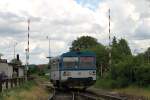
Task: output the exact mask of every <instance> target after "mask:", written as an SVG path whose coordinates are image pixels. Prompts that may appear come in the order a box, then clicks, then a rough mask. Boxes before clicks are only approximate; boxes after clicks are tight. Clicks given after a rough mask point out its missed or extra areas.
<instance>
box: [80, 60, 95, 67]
mask: <svg viewBox="0 0 150 100" xmlns="http://www.w3.org/2000/svg"><path fill="white" fill-rule="evenodd" d="M79 67H81V68H86V67H95V65H94V57H80V62H79Z"/></svg>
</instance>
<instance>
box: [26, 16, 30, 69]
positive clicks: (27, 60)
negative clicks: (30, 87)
mask: <svg viewBox="0 0 150 100" xmlns="http://www.w3.org/2000/svg"><path fill="white" fill-rule="evenodd" d="M27 23H28V43H27V50H26V52H27V53H26V63H27V64H26V65H27V70H28V65H29V43H30V42H29V41H30V40H29V38H30V19H28V21H27Z"/></svg>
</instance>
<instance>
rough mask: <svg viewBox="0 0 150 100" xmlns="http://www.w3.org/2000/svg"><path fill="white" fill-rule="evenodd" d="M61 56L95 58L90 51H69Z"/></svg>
mask: <svg viewBox="0 0 150 100" xmlns="http://www.w3.org/2000/svg"><path fill="white" fill-rule="evenodd" d="M61 56H62V57H63V56H95V53H94V52H91V51H80V52H79V51H71V52H66V53H63V54H62V55H61Z"/></svg>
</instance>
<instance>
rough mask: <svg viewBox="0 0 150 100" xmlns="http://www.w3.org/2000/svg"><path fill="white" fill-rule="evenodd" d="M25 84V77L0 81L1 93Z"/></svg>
mask: <svg viewBox="0 0 150 100" xmlns="http://www.w3.org/2000/svg"><path fill="white" fill-rule="evenodd" d="M24 82H25V77H19V78H11V79H3V80H2V81H0V92H2V91H3V90H7V89H10V88H13V87H16V86H20V85H22V84H23V83H24Z"/></svg>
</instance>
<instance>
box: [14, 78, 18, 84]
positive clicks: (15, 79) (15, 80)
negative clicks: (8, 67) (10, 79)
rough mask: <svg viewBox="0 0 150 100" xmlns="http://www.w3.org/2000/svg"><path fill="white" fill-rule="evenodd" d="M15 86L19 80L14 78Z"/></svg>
mask: <svg viewBox="0 0 150 100" xmlns="http://www.w3.org/2000/svg"><path fill="white" fill-rule="evenodd" d="M14 83H15V86H17V78H14Z"/></svg>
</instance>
